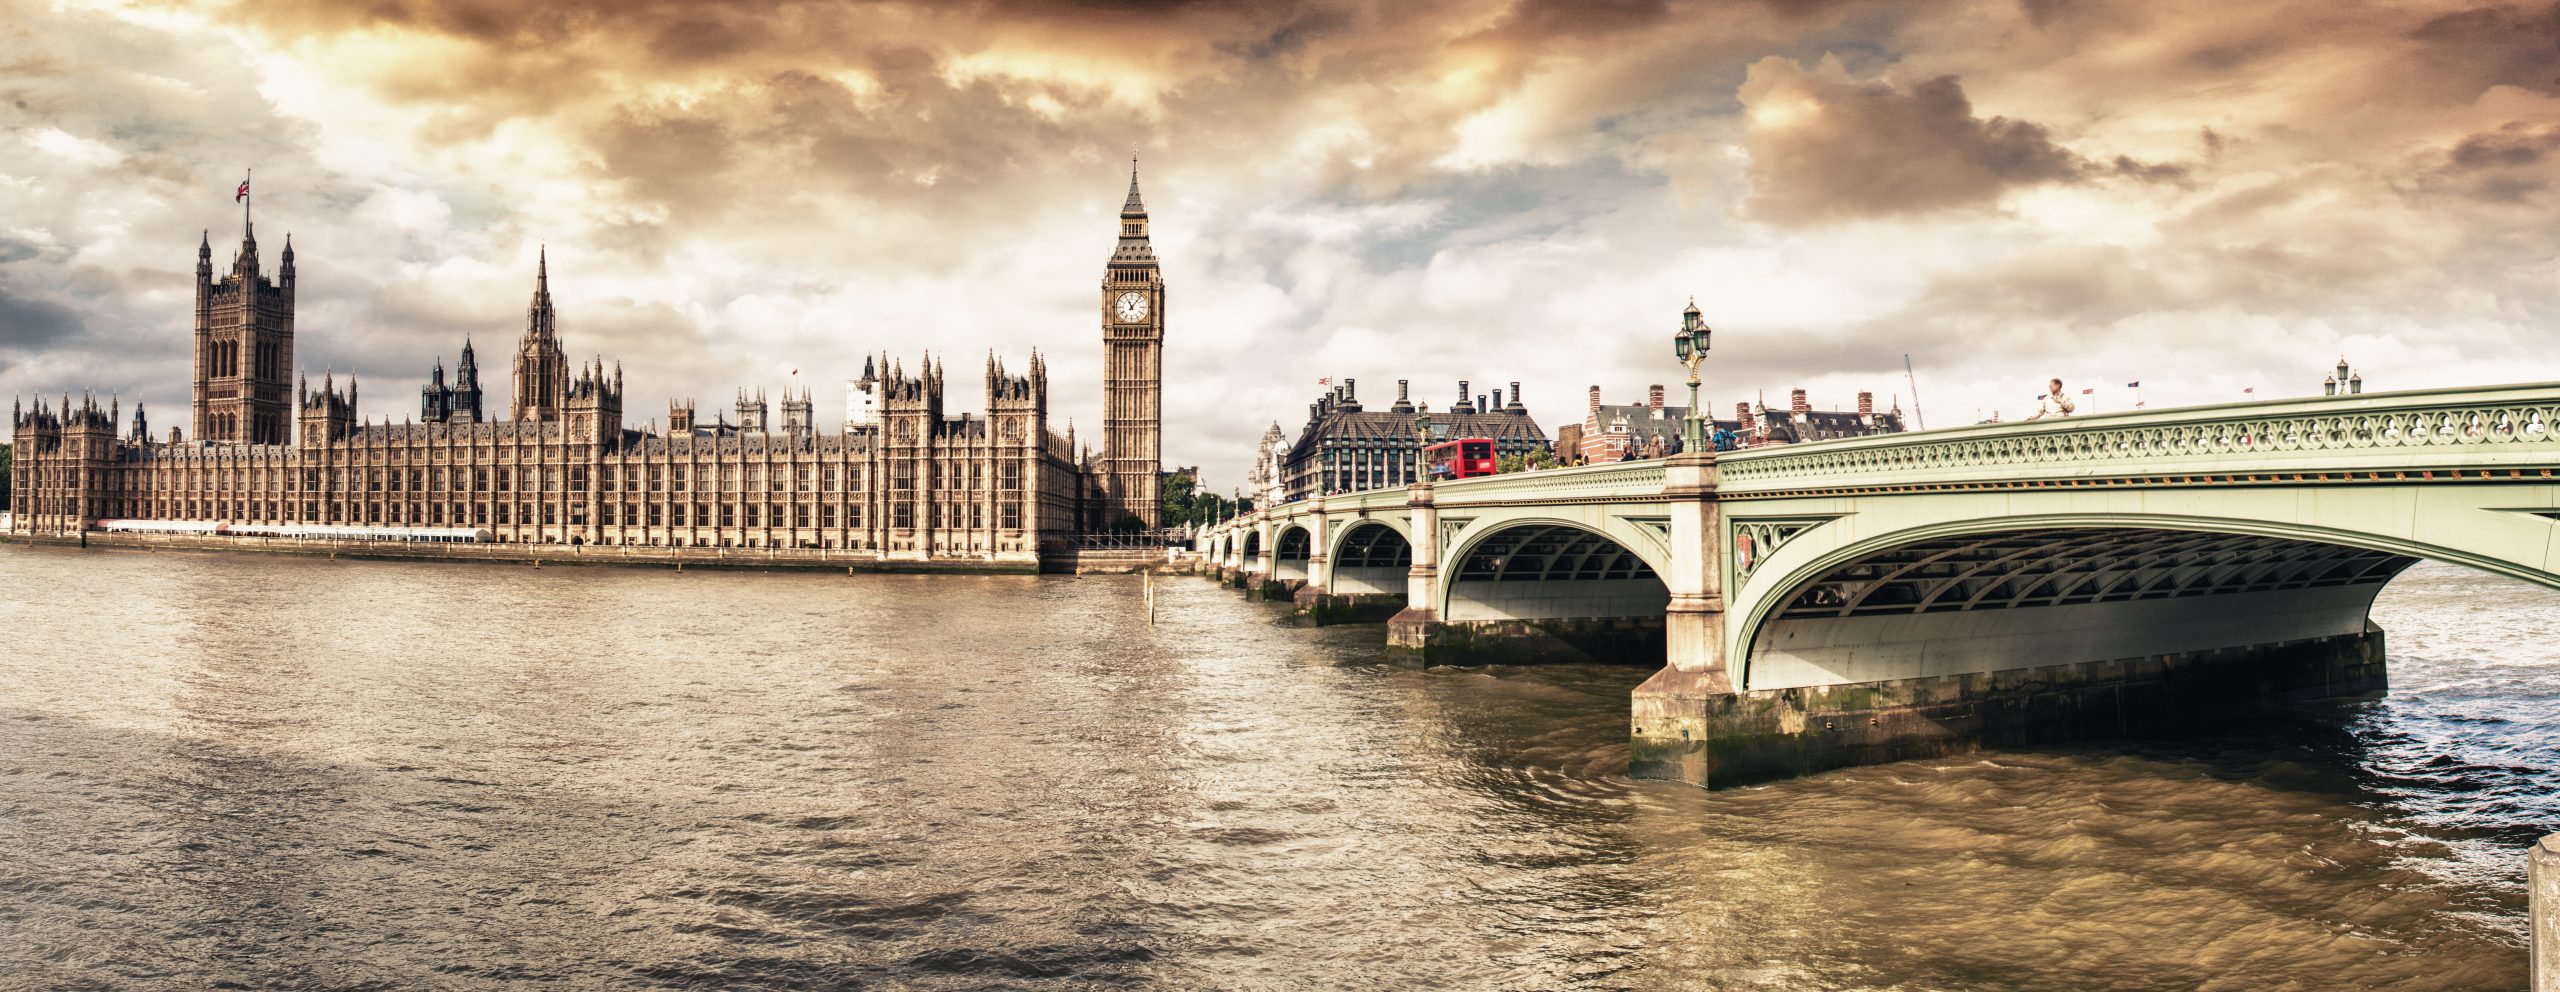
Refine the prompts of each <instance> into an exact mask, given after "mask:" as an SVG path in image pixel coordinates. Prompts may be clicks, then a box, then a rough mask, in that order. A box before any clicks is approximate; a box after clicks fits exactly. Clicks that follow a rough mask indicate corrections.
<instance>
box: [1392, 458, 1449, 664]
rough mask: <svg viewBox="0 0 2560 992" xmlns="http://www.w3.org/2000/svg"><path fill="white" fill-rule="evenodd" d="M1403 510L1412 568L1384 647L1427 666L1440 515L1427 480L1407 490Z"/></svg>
mask: <svg viewBox="0 0 2560 992" xmlns="http://www.w3.org/2000/svg"><path fill="white" fill-rule="evenodd" d="M1405 507H1406V509H1407V512H1408V513H1409V515H1410V523H1411V527H1412V530H1411V531H1410V534H1411V535H1412V539H1413V567H1412V568H1410V569H1407V570H1406V571H1405V587H1404V609H1401V610H1397V611H1396V614H1395V615H1394V616H1392V617H1388V618H1387V647H1388V649H1390V650H1392V651H1395V652H1398V653H1404V654H1409V655H1412V656H1415V657H1416V658H1418V659H1419V660H1422V661H1425V662H1428V661H1429V660H1430V656H1429V654H1428V653H1427V652H1428V650H1429V648H1430V646H1431V643H1432V635H1433V633H1434V632H1435V629H1436V628H1438V627H1439V626H1440V611H1439V609H1438V608H1437V607H1436V606H1435V605H1434V604H1435V603H1436V602H1437V601H1438V599H1439V596H1440V511H1439V508H1438V506H1437V504H1435V503H1434V502H1433V499H1432V485H1431V481H1430V480H1428V479H1425V480H1423V481H1420V482H1416V483H1414V484H1413V487H1412V488H1411V489H1409V490H1407V496H1406V499H1405Z"/></svg>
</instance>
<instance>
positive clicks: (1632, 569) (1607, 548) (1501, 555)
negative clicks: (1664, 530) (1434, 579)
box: [1457, 524, 1659, 582]
mask: <svg viewBox="0 0 2560 992" xmlns="http://www.w3.org/2000/svg"><path fill="white" fill-rule="evenodd" d="M1457 578H1458V581H1461V582H1470V581H1475V582H1548V581H1557V580H1568V579H1656V580H1657V581H1658V580H1659V577H1658V576H1656V575H1655V574H1654V571H1653V569H1652V567H1651V566H1648V565H1646V564H1645V563H1644V560H1643V559H1641V558H1638V557H1636V554H1635V552H1633V551H1629V550H1627V548H1626V547H1625V546H1624V545H1621V544H1619V543H1618V542H1616V541H1612V540H1610V539H1608V538H1606V537H1603V536H1601V535H1599V534H1595V533H1592V532H1590V531H1587V530H1584V529H1582V528H1580V527H1571V526H1566V525H1563V524H1530V525H1523V526H1518V527H1510V528H1506V529H1503V530H1500V531H1496V532H1494V533H1492V534H1488V535H1486V536H1485V538H1484V539H1483V540H1481V541H1478V542H1476V544H1475V546H1474V547H1473V548H1470V549H1469V550H1468V552H1467V557H1466V559H1465V560H1464V561H1462V562H1460V563H1459V565H1458V575H1457Z"/></svg>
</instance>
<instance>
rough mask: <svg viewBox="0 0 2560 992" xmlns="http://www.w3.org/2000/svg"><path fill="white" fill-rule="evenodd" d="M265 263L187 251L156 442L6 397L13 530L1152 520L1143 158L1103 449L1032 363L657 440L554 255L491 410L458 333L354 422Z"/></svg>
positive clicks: (1116, 288)
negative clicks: (384, 413)
mask: <svg viewBox="0 0 2560 992" xmlns="http://www.w3.org/2000/svg"><path fill="white" fill-rule="evenodd" d="M280 261H281V263H282V264H281V266H280V267H279V268H278V269H277V270H276V273H275V276H274V278H273V279H270V278H269V277H268V275H267V273H266V272H265V271H264V270H263V269H262V268H261V267H260V265H259V262H258V242H257V236H256V232H255V229H254V228H250V229H247V230H244V231H243V232H242V240H241V245H240V252H239V255H238V257H236V258H235V259H233V261H232V265H231V268H230V270H229V271H227V272H224V273H221V274H220V275H219V276H218V277H217V275H216V273H215V271H214V267H213V247H212V241H211V238H210V237H209V236H208V237H207V238H206V239H205V240H204V241H203V242H201V243H200V244H199V246H198V248H197V255H196V322H195V380H194V383H193V409H192V410H191V411H190V420H191V424H190V426H189V427H188V428H187V429H185V430H174V429H173V430H171V431H170V432H169V434H168V437H167V439H166V440H154V439H153V438H152V437H151V435H150V428H149V425H148V423H147V421H146V419H145V416H144V412H143V410H142V407H141V405H140V404H138V403H137V404H136V405H135V407H134V412H133V421H132V425H131V428H130V429H129V430H125V429H123V428H121V427H120V426H119V424H118V420H119V419H120V413H121V411H120V410H118V409H117V406H118V404H116V403H115V402H113V401H110V402H109V403H108V404H107V405H106V406H104V407H101V406H100V405H99V404H98V403H97V402H96V400H95V399H94V398H86V399H83V400H81V401H79V402H78V403H77V404H75V403H74V402H73V401H72V400H71V398H70V397H67V396H66V397H64V398H63V400H62V401H61V405H60V406H58V407H56V406H51V405H48V404H46V403H44V402H43V401H41V400H39V401H38V402H37V403H36V405H35V406H34V408H33V409H27V408H25V407H24V406H23V405H15V406H13V409H12V416H11V424H12V427H13V439H14V441H15V444H16V447H15V450H16V460H15V463H14V468H13V471H12V472H11V477H10V479H9V486H10V493H11V496H12V501H11V502H12V504H13V506H14V507H15V509H16V511H17V512H16V514H15V516H14V518H13V521H12V528H13V529H14V530H16V531H17V532H19V533H26V534H48V535H72V534H78V533H81V532H83V531H85V530H87V529H90V528H92V527H95V526H98V525H100V523H101V522H102V521H109V520H153V521H206V522H215V521H219V522H223V523H226V524H233V525H247V526H251V527H280V526H285V525H305V526H313V525H316V526H353V527H363V528H416V529H420V530H429V529H433V530H448V529H460V528H467V529H471V530H476V531H485V532H486V533H487V534H488V535H489V536H490V537H491V538H494V539H496V540H502V541H510V542H526V543H544V544H588V545H643V546H660V547H665V546H686V547H744V548H813V549H831V548H844V549H872V550H876V551H879V552H882V553H884V554H887V555H892V556H899V557H909V556H912V557H919V558H942V557H976V558H986V559H991V560H1027V559H1033V558H1036V556H1037V554H1038V551H1039V547H1040V543H1041V541H1042V540H1043V538H1056V537H1062V536H1065V535H1070V534H1073V533H1076V532H1078V531H1086V530H1104V529H1137V530H1152V529H1154V528H1155V527H1156V526H1157V525H1158V513H1159V511H1158V498H1159V497H1158V474H1157V473H1158V465H1159V461H1160V450H1161V437H1162V421H1163V416H1162V401H1161V386H1162V382H1163V362H1162V356H1163V348H1164V323H1165V286H1164V279H1163V276H1162V274H1161V273H1160V272H1159V271H1158V270H1157V266H1156V258H1155V252H1154V249H1153V248H1152V247H1151V246H1150V244H1149V242H1148V238H1147V211H1146V206H1145V205H1144V204H1143V203H1142V202H1141V201H1140V199H1139V196H1138V177H1137V173H1136V171H1135V170H1134V169H1132V170H1131V172H1130V176H1129V196H1128V199H1127V201H1126V202H1125V203H1124V204H1123V205H1122V207H1121V211H1120V235H1119V244H1118V246H1117V247H1116V248H1115V249H1114V250H1113V252H1112V254H1111V259H1110V261H1109V263H1108V264H1107V265H1106V266H1105V268H1104V274H1103V279H1102V293H1101V296H1102V299H1101V319H1102V336H1103V348H1104V351H1105V359H1106V361H1105V371H1104V375H1105V376H1106V378H1105V380H1104V385H1103V402H1104V406H1105V409H1104V416H1103V444H1102V450H1101V451H1100V452H1098V453H1095V452H1090V451H1088V452H1085V453H1081V454H1080V453H1078V452H1077V451H1076V445H1075V437H1074V430H1073V428H1072V427H1070V428H1069V429H1068V431H1067V433H1066V434H1065V435H1064V436H1061V435H1060V434H1058V433H1057V432H1054V431H1052V430H1051V429H1050V425H1049V383H1048V364H1047V362H1046V361H1045V360H1043V359H1042V358H1041V357H1040V355H1039V354H1038V353H1036V352H1035V353H1034V354H1033V355H1032V356H1031V360H1030V362H1029V366H1028V368H1027V369H1025V370H1024V371H1023V372H1022V373H1021V374H1016V373H1014V372H1013V371H1010V370H1008V369H1007V368H1006V367H1005V366H1004V364H1002V363H1000V362H999V361H997V360H996V359H995V358H994V357H993V356H992V355H990V356H989V357H988V359H987V365H986V388H987V409H986V412H985V415H984V416H978V417H973V416H970V415H969V414H966V413H962V414H959V415H957V416H946V415H945V414H944V412H943V382H944V366H943V364H942V362H940V361H939V360H936V359H932V358H930V357H928V358H926V359H924V360H923V361H922V362H921V363H920V364H919V365H918V367H917V368H916V369H915V371H913V372H909V371H907V370H906V369H905V368H904V367H903V365H902V364H901V363H898V362H894V361H890V360H888V359H886V358H885V357H884V358H881V359H878V360H870V359H866V360H865V363H864V370H863V376H862V378H861V379H860V380H859V381H858V382H856V383H855V385H854V391H855V393H856V396H855V397H854V400H853V409H851V410H850V411H849V412H848V414H847V418H846V422H845V424H844V427H843V429H842V430H841V431H840V432H834V433H828V432H821V431H819V430H818V429H817V428H816V425H815V424H814V423H813V422H812V418H811V409H812V404H811V402H810V399H809V395H808V393H806V392H805V391H804V392H802V393H800V394H797V395H790V394H786V395H785V396H784V397H783V401H782V407H783V419H782V425H781V429H780V430H778V431H777V430H771V429H769V427H768V425H767V420H766V418H767V414H768V409H767V407H766V404H765V401H764V398H763V396H762V395H758V396H756V397H754V398H752V399H751V398H749V397H748V396H746V395H745V394H743V393H742V394H740V396H739V399H738V404H737V423H735V424H728V423H713V424H705V423H703V422H701V421H700V420H698V419H696V417H695V415H694V409H693V406H692V404H691V403H690V402H678V403H675V404H672V406H671V409H670V410H669V421H668V425H667V432H666V433H665V434H664V435H659V434H654V433H650V432H648V431H644V430H639V429H635V428H634V427H631V426H628V425H626V424H625V423H624V421H623V405H622V398H623V387H622V370H621V368H620V366H619V364H613V365H608V364H607V363H605V362H604V361H603V360H602V359H596V360H593V361H589V362H586V363H584V364H581V365H579V366H577V367H575V368H573V367H571V365H570V364H569V361H568V359H567V357H566V355H565V354H564V352H563V351H562V348H561V344H560V337H559V333H558V328H557V326H556V319H555V316H554V312H553V309H552V301H551V290H550V261H549V258H548V254H547V253H545V254H544V256H543V258H542V260H541V261H540V262H539V263H537V269H536V273H535V276H534V288H533V302H532V304H531V306H530V307H528V309H527V312H526V319H525V330H524V336H523V338H522V340H521V341H520V342H519V343H518V344H517V346H516V351H515V363H514V395H513V397H512V399H511V401H510V402H509V404H508V410H507V417H506V419H504V420H492V419H488V418H485V417H484V415H483V412H482V398H481V394H480V378H479V368H478V362H477V357H476V356H475V355H474V354H473V353H472V350H471V348H470V346H469V344H468V343H466V344H465V345H464V347H463V352H462V361H461V364H460V366H459V367H458V368H457V369H456V370H455V371H456V373H457V376H456V379H455V381H454V382H453V383H452V384H451V385H447V384H446V382H445V379H444V369H443V366H442V363H441V362H439V363H438V365H437V367H436V369H435V371H434V373H433V374H432V377H431V379H430V380H429V382H428V385H427V386H426V388H425V389H424V390H423V395H422V397H421V402H420V412H421V415H422V418H423V419H424V421H425V422H424V423H416V424H397V425H395V424H391V423H389V422H388V421H387V420H386V421H385V422H383V423H378V424H375V423H365V422H364V421H363V419H362V418H361V417H360V416H359V415H358V412H357V406H356V396H357V389H356V382H355V378H354V377H353V376H352V375H351V376H349V377H348V380H347V382H346V383H344V384H343V385H342V384H340V383H338V382H337V381H336V376H335V375H333V374H326V373H324V374H323V375H322V376H321V378H320V382H319V385H318V387H317V388H313V387H312V386H311V384H310V382H309V374H308V373H307V372H305V373H302V374H301V375H300V376H299V377H298V378H297V377H296V376H295V374H294V372H293V342H294V328H293V306H294V270H293V245H292V241H291V239H290V238H287V239H286V244H285V248H284V251H283V253H282V257H281V259H280Z"/></svg>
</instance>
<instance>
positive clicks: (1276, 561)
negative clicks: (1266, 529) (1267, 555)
mask: <svg viewBox="0 0 2560 992" xmlns="http://www.w3.org/2000/svg"><path fill="white" fill-rule="evenodd" d="M1314 550H1315V535H1314V534H1313V533H1311V532H1309V531H1308V530H1307V528H1306V525H1304V524H1302V523H1299V522H1298V521H1296V520H1291V521H1289V522H1287V523H1283V524H1281V525H1280V526H1279V527H1278V529H1276V530H1274V531H1273V532H1272V535H1271V552H1272V553H1271V577H1272V578H1275V579H1284V580H1296V581H1299V582H1304V581H1306V578H1307V559H1308V557H1309V556H1310V555H1312V554H1313V553H1314Z"/></svg>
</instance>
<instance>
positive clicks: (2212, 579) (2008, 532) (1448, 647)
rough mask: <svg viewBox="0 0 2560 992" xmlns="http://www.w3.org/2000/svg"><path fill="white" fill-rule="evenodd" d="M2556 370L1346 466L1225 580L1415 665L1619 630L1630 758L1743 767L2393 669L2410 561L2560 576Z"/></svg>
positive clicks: (2017, 730)
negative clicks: (2281, 396) (1761, 442)
mask: <svg viewBox="0 0 2560 992" xmlns="http://www.w3.org/2000/svg"><path fill="white" fill-rule="evenodd" d="M2555 432H2560V383H2548V384H2535V385H2517V386H2499V387H2490V388H2479V389H2459V390H2424V391H2408V392H2397V393H2372V394H2365V395H2361V396H2350V397H2321V398H2312V399H2304V400H2275V401H2266V402H2253V403H2247V404H2237V405H2227V406H2209V407H2190V408H2184V409H2171V410H2158V411H2151V412H2136V413H2121V414H2107V415H2100V416H2088V417H2075V418H2070V419H2065V420H2048V421H2040V422H2026V423H2012V424H1992V425H1982V426H1974V427H1964V428H1955V429H1950V430H1938V431H1927V432H1919V433H1906V434H1889V435H1878V436H1870V437H1862V438H1852V439H1845V440H1836V441H1824V442H1818V443H1812V444H1802V445H1786V446H1776V447H1765V448H1755V449H1749V450H1742V451H1728V452H1720V453H1708V452H1700V453H1696V454H1690V455H1682V456H1675V457H1672V458H1669V459H1663V460H1652V461H1633V462H1619V463H1615V464H1608V465H1598V466H1589V467H1582V468H1570V469H1559V470H1553V471H1540V472H1531V473H1522V474H1514V475H1499V476H1489V477H1483V478H1475V479H1465V480H1457V481H1444V482H1440V483H1437V484H1431V483H1424V484H1420V485H1415V486H1412V487H1410V488H1395V489H1383V490H1372V491H1368V492H1359V493H1351V494H1343V495H1330V496H1324V497H1320V498H1314V499H1309V500H1306V501H1303V502H1297V503H1290V504H1286V505H1282V506H1277V507H1268V508H1263V509H1260V510H1257V511H1255V512H1253V513H1250V514H1247V515H1245V516H1242V517H1239V518H1237V519H1234V520H1230V521H1226V522H1224V523H1222V524H1219V525H1216V526H1213V527H1211V528H1209V529H1207V530H1206V531H1205V532H1203V534H1202V535H1201V536H1202V543H1201V545H1200V547H1201V549H1202V550H1203V551H1204V552H1205V557H1206V561H1207V563H1208V566H1209V567H1210V568H1212V569H1214V570H1215V571H1216V573H1217V574H1218V576H1219V577H1220V578H1221V579H1222V580H1224V581H1227V582H1230V583H1232V584H1234V585H1236V586H1238V587H1240V588H1243V589H1246V590H1248V591H1249V592H1251V593H1253V594H1255V595H1263V596H1272V597H1280V596H1287V597H1290V598H1292V599H1294V600H1295V602H1296V603H1297V605H1298V607H1299V609H1300V612H1301V613H1302V614H1303V615H1304V616H1306V617H1307V618H1309V619H1310V620H1312V621H1313V622H1317V623H1332V622H1350V621H1360V620H1370V621H1375V620H1379V619H1384V620H1385V621H1386V630H1387V638H1388V642H1389V644H1390V645H1392V646H1393V647H1395V648H1397V649H1399V650H1402V651H1406V652H1410V653H1411V654H1412V655H1415V656H1418V657H1419V658H1421V659H1423V660H1424V661H1426V662H1443V661H1477V662H1481V661H1504V660H1530V659H1537V658H1550V657H1560V658H1593V657H1598V658H1616V659H1630V660H1640V661H1645V662H1648V663H1652V662H1658V663H1660V664H1661V665H1662V666H1663V667H1662V670H1661V671H1660V672H1658V673H1656V674H1655V675H1654V676H1653V677H1652V678H1651V679H1649V680H1648V681H1646V682H1645V683H1644V685H1642V686H1641V687H1639V688H1638V689H1636V691H1635V694H1634V701H1633V710H1634V712H1633V719H1632V726H1631V731H1632V735H1633V743H1634V748H1633V771H1634V773H1635V774H1637V775H1638V776H1642V777H1653V778H1670V779H1680V780H1685V781H1689V782H1693V783H1696V784H1700V785H1718V786H1721V785H1735V784H1743V783H1748V782H1754V781H1763V780H1768V779H1773V778H1781V777H1786V776H1791V775H1798V774H1804V773H1807V772H1812V771H1819V770H1822V769H1825V768H1833V767H1841V766H1846V765H1854V764H1866V763H1873V762H1880V761H1893V760H1901V759H1906V758H1914V757H1925V756H1931V755H1938V754H1945V753H1952V752H1957V751H1963V750H1970V749H1974V748H1979V747H1986V746H1992V747H1999V746H2019V745H2025V744H2033V743H2039V742H2047V741H2057V740H2068V739H2076V738H2088V737H2114V736H2129V735H2139V734H2149V733H2158V732H2174V731H2177V730H2181V729H2186V728H2192V727H2201V726H2205V725H2208V723H2212V722H2221V723H2223V724H2225V725H2227V723H2228V721H2230V720H2233V719H2243V720H2245V719H2248V718H2249V717H2251V716H2255V715H2260V714H2264V713H2267V712H2270V711H2271V710H2274V709H2278V708H2280V707H2281V706H2282V705H2283V704H2288V703H2292V702H2298V701H2306V700H2314V699H2331V698H2352V697H2359V696H2371V695H2374V694H2378V693H2380V692H2382V691H2383V690H2384V689H2385V688H2386V686H2387V677H2386V673H2385V665H2384V652H2383V632H2382V631H2381V630H2379V629H2378V628H2376V627H2374V626H2373V625H2372V624H2371V623H2370V622H2369V621H2368V619H2367V611H2368V609H2369V607H2370V606H2371V605H2372V603H2373V599H2374V596H2375V595H2376V594H2377V593H2379V592H2380V591H2381V589H2382V586H2383V584H2384V583H2385V582H2388V581H2389V580H2390V579H2391V578H2392V577H2393V576H2394V575H2397V574H2398V573H2399V572H2400V571H2401V570H2402V569H2404V568H2406V567H2408V566H2409V565H2411V564H2412V563H2414V562H2416V561H2417V560H2418V559H2421V558H2424V559H2433V560H2437V561H2443V562H2450V563H2454V564H2458V565H2465V566H2469V567H2472V568H2477V569H2481V570H2484V571H2489V572H2494V573H2497V574H2500V575H2507V576H2513V577H2515V578H2519V579H2524V580H2526V581H2530V582H2534V583H2538V584H2541V585H2545V586H2553V587H2560V480H2555V478H2554V476H2553V472H2554V470H2555V469H2560V433H2555Z"/></svg>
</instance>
